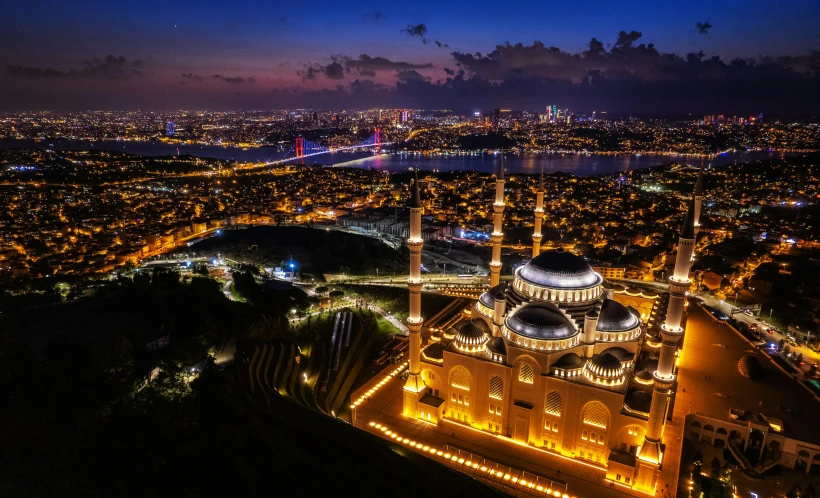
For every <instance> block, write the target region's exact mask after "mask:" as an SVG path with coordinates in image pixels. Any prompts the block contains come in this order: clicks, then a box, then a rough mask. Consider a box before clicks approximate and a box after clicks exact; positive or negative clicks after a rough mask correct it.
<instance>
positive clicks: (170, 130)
mask: <svg viewBox="0 0 820 498" xmlns="http://www.w3.org/2000/svg"><path fill="white" fill-rule="evenodd" d="M165 134H166V135H173V134H174V122H173V121H168V127H167V130H166V131H165Z"/></svg>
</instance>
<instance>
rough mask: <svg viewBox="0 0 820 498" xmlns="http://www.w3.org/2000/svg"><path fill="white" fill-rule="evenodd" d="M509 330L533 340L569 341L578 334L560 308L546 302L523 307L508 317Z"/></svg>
mask: <svg viewBox="0 0 820 498" xmlns="http://www.w3.org/2000/svg"><path fill="white" fill-rule="evenodd" d="M507 328H509V329H510V330H512V331H513V332H515V333H516V334H519V335H523V336H524V337H529V338H531V339H546V340H554V339H567V338H569V337H572V336H574V335H576V334H578V331H577V330H576V329H575V327H574V326H573V325H572V324H571V323H570V321H569V320H568V319H567V317H566V316H565V315H564V314H563V313H561V312H560V311H558V308H556V307H555V306H554V305H552V304H549V303H545V302H536V303H531V304H527V305H524V306H522V307H521V308H520V309H519V310H518V311H516V312H515V313H514V314H513V315H512V316H508V317H507Z"/></svg>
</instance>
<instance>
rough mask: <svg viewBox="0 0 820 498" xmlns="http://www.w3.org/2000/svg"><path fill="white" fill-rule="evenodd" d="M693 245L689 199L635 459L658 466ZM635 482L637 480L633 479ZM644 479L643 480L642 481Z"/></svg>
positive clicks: (693, 218)
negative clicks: (646, 419) (646, 421)
mask: <svg viewBox="0 0 820 498" xmlns="http://www.w3.org/2000/svg"><path fill="white" fill-rule="evenodd" d="M694 248H695V199H694V197H693V198H692V200H690V201H689V210H688V211H687V213H686V218H685V219H684V221H683V228H681V231H680V238H679V239H678V255H677V259H676V260H675V270H674V272H673V275H672V276H671V277H669V307H668V308H667V311H666V322H665V323H664V324H663V325H662V326H661V336H662V337H663V340H662V343H661V354H660V359H659V360H658V369H657V370H656V371H655V375H654V381H655V382H654V384H655V385H654V392H653V393H652V404H651V406H650V408H649V427H648V428H647V430H646V438H645V439H644V444H643V446H642V447H641V451H640V453H639V455H638V459H639V460H641V461H642V462H644V463H646V464H651V465H653V466H657V465H658V464H660V462H661V460H662V457H663V456H662V452H661V445H660V443H661V436H662V435H663V423H664V420H665V419H666V409H667V405H668V403H669V398H670V396H671V395H672V384H674V382H675V375H674V374H673V373H672V371H673V369H674V367H675V355H676V353H677V350H678V342H679V341H680V339H681V337H682V336H683V327H681V322H682V321H683V308H684V304H685V302H686V291H687V290H689V284H690V280H689V267H690V266H691V264H692V251H693V250H694ZM636 481H637V479H636ZM642 482H646V481H642Z"/></svg>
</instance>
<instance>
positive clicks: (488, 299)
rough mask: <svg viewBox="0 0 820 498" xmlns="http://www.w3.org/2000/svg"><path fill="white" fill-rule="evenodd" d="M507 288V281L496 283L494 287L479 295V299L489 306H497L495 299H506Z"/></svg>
mask: <svg viewBox="0 0 820 498" xmlns="http://www.w3.org/2000/svg"><path fill="white" fill-rule="evenodd" d="M506 289H507V283H506V282H501V283H500V284H498V285H496V286H495V287H493V288H492V289H490V290H488V291H487V292H485V293H483V294H481V296H480V297H479V299H478V300H479V301H481V304H483V305H484V306H486V307H488V308H491V309H492V308H494V307H495V300H496V298H500V299H504V291H505V290H506Z"/></svg>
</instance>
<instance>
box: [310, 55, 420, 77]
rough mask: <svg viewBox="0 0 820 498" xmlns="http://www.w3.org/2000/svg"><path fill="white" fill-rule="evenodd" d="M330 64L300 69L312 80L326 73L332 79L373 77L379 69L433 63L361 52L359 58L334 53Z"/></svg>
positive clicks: (418, 66) (396, 68)
mask: <svg viewBox="0 0 820 498" xmlns="http://www.w3.org/2000/svg"><path fill="white" fill-rule="evenodd" d="M330 61H331V62H330V63H328V64H312V65H310V66H308V67H306V68H305V70H304V71H300V72H299V74H300V75H301V76H302V79H303V80H312V79H315V78H316V77H317V76H320V75H324V76H325V77H326V78H329V79H332V80H338V79H342V78H343V77H344V76H345V75H348V74H354V75H357V76H363V77H367V78H373V77H375V76H376V72H378V71H401V70H409V69H430V68H432V67H433V64H432V63H429V62H428V63H422V64H416V63H413V62H404V61H393V60H390V59H387V58H385V57H371V56H369V55H367V54H361V55H360V56H359V57H358V58H353V57H349V56H346V55H333V56H331V57H330Z"/></svg>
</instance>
